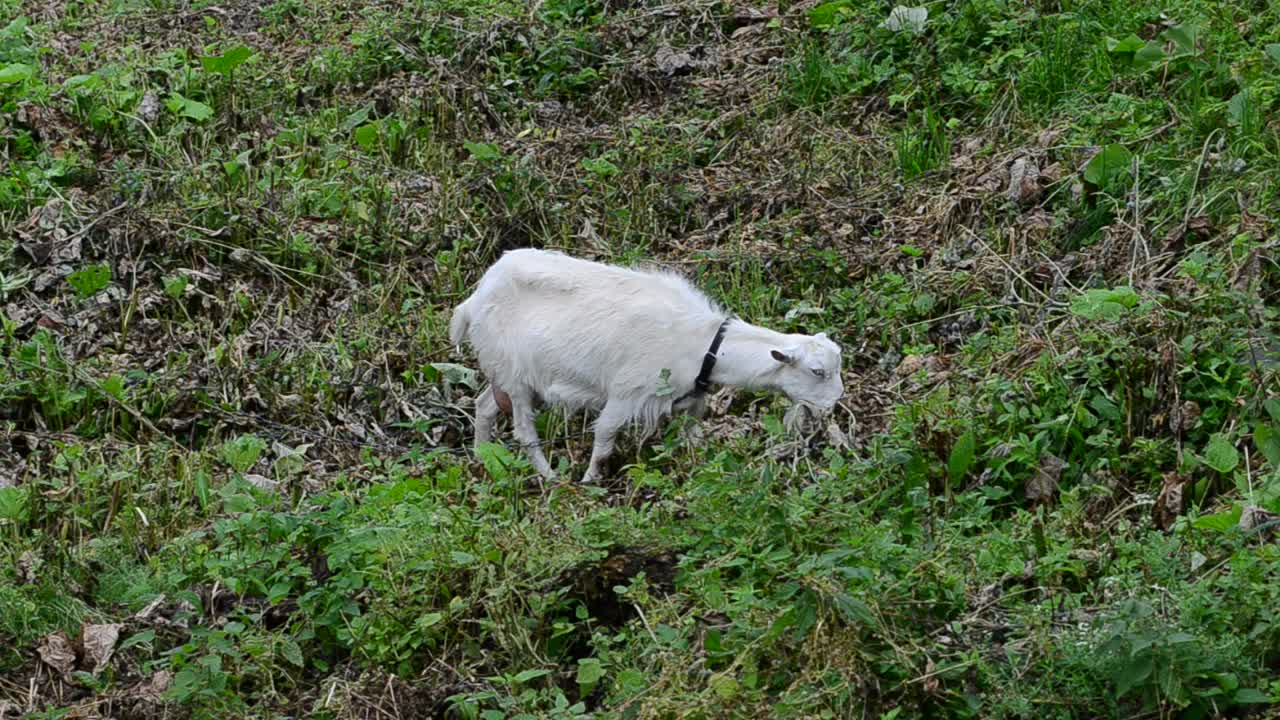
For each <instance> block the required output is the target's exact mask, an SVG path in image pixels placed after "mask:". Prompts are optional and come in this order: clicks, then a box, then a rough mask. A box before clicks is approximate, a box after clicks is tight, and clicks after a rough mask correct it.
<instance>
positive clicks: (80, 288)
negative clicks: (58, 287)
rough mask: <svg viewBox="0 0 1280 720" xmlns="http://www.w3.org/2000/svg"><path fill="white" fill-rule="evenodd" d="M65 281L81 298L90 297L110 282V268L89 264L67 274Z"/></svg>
mask: <svg viewBox="0 0 1280 720" xmlns="http://www.w3.org/2000/svg"><path fill="white" fill-rule="evenodd" d="M67 283H68V284H69V285H71V287H73V288H75V291H76V294H77V295H79V296H80V297H81V298H87V297H91V296H93V295H96V294H98V293H99V292H101V291H103V290H105V289H106V287H107V286H108V285H110V284H111V268H110V267H108V266H106V265H90V266H89V267H87V268H85V269H83V270H79V271H76V272H73V273H71V274H70V275H68V276H67Z"/></svg>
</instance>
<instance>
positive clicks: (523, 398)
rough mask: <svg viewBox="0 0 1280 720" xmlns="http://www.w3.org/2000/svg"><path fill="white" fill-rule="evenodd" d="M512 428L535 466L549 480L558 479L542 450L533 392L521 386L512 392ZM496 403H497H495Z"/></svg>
mask: <svg viewBox="0 0 1280 720" xmlns="http://www.w3.org/2000/svg"><path fill="white" fill-rule="evenodd" d="M510 398H511V419H512V430H513V432H514V434H515V436H516V440H518V441H519V442H520V444H521V445H523V446H524V451H525V454H526V455H527V456H528V457H529V461H530V462H532V463H533V468H534V469H535V470H537V471H538V473H539V474H541V475H542V477H544V478H546V479H547V480H548V481H553V480H555V479H556V474H555V473H554V472H552V470H551V463H549V462H547V456H546V455H544V454H543V452H542V441H541V440H540V439H539V438H538V427H537V426H536V425H535V424H534V422H533V420H534V412H533V393H532V392H530V391H529V390H528V389H527V388H519V389H517V391H516V392H513V393H510ZM495 404H496V403H495Z"/></svg>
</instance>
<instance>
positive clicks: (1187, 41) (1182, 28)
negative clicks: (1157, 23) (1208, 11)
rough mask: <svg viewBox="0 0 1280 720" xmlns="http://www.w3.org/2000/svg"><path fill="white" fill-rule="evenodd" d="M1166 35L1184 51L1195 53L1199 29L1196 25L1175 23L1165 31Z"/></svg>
mask: <svg viewBox="0 0 1280 720" xmlns="http://www.w3.org/2000/svg"><path fill="white" fill-rule="evenodd" d="M1164 36H1165V37H1166V38H1168V39H1169V40H1172V41H1173V43H1174V44H1175V45H1177V46H1178V50H1180V51H1182V52H1184V53H1193V54H1194V53H1195V51H1196V40H1197V39H1198V38H1199V31H1198V30H1197V29H1196V27H1195V26H1194V25H1175V26H1173V27H1171V28H1169V29H1168V30H1165V31H1164Z"/></svg>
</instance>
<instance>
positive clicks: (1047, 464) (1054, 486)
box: [1025, 453, 1066, 505]
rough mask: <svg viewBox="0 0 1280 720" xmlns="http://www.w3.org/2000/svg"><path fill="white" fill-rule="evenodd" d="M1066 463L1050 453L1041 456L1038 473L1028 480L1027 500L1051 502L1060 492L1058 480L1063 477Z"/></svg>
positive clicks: (1037, 502) (1035, 502) (1036, 502)
mask: <svg viewBox="0 0 1280 720" xmlns="http://www.w3.org/2000/svg"><path fill="white" fill-rule="evenodd" d="M1064 467H1066V463H1065V462H1063V461H1062V459H1061V458H1058V457H1056V456H1054V455H1051V454H1049V453H1045V454H1044V456H1043V457H1041V458H1040V467H1039V469H1037V470H1036V474H1035V475H1034V476H1032V477H1031V478H1029V479H1028V480H1027V484H1026V488H1025V491H1026V495H1027V500H1030V501H1031V503H1032V504H1035V505H1038V504H1041V503H1049V502H1052V501H1053V497H1054V496H1055V495H1057V494H1058V481H1059V480H1060V479H1061V478H1062V469H1063V468H1064Z"/></svg>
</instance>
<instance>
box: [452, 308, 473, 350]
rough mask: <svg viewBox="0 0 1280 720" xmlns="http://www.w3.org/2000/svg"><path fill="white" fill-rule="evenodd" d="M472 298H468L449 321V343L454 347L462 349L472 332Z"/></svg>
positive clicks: (456, 309)
mask: <svg viewBox="0 0 1280 720" xmlns="http://www.w3.org/2000/svg"><path fill="white" fill-rule="evenodd" d="M470 304H471V298H467V299H466V300H464V301H463V302H462V304H460V305H458V307H456V308H454V310H453V317H452V318H450V319H449V342H450V343H452V344H453V346H454V347H462V342H463V341H464V340H466V339H467V334H468V332H470V330H471V308H470V307H469V306H470Z"/></svg>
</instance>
